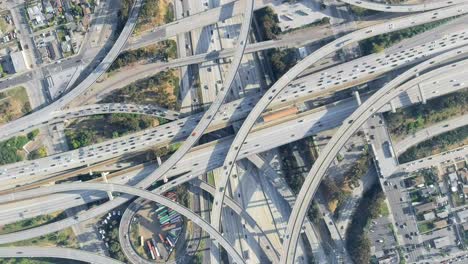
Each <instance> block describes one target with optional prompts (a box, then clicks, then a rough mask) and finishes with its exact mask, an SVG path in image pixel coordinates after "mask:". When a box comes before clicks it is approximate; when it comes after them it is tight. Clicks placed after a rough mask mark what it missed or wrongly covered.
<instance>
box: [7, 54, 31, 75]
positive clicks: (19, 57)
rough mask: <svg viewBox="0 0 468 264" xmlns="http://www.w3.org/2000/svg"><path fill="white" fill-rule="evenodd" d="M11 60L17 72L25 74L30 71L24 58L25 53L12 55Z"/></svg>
mask: <svg viewBox="0 0 468 264" xmlns="http://www.w3.org/2000/svg"><path fill="white" fill-rule="evenodd" d="M10 58H11V61H12V63H13V67H14V68H15V72H17V73H19V72H24V71H27V70H28V69H29V67H28V65H27V64H26V60H25V58H24V53H23V52H22V51H16V52H12V53H10Z"/></svg>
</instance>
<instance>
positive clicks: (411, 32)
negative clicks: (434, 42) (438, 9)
mask: <svg viewBox="0 0 468 264" xmlns="http://www.w3.org/2000/svg"><path fill="white" fill-rule="evenodd" d="M449 20H450V19H443V20H440V21H436V22H432V23H427V24H424V25H419V26H415V27H410V28H406V29H402V30H398V31H395V32H391V33H387V34H382V35H377V36H375V37H371V38H368V39H366V40H362V41H360V42H359V45H360V46H361V50H362V51H363V53H364V54H363V55H369V54H371V53H374V52H381V51H382V50H383V49H385V48H388V47H390V46H391V45H393V44H396V43H398V42H400V41H402V40H404V39H408V38H411V37H413V36H416V35H418V34H421V33H423V32H425V31H428V30H430V29H433V28H435V27H437V26H439V25H441V24H444V23H446V22H447V21H449Z"/></svg>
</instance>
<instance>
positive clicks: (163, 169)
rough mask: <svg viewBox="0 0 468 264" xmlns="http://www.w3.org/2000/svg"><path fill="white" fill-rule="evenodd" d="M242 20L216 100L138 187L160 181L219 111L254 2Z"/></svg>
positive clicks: (239, 59) (238, 61) (241, 53)
mask: <svg viewBox="0 0 468 264" xmlns="http://www.w3.org/2000/svg"><path fill="white" fill-rule="evenodd" d="M244 5H245V7H244V12H243V14H244V18H243V20H242V26H241V29H240V33H239V37H238V39H237V44H236V53H235V54H234V58H233V60H232V62H231V65H230V67H229V71H228V73H227V74H226V78H225V81H224V83H223V86H222V87H221V88H220V89H219V91H218V94H217V95H216V98H215V99H214V101H213V102H212V104H211V105H210V107H209V108H208V110H207V111H206V112H205V113H204V114H203V116H202V117H201V119H200V121H199V122H198V124H197V125H196V127H195V128H194V129H193V130H192V131H191V134H190V135H189V136H188V138H187V139H186V140H185V141H184V143H183V144H182V145H181V146H180V147H179V149H177V151H176V152H175V153H173V154H172V155H171V156H170V158H169V159H167V160H166V161H165V162H164V163H163V164H161V166H160V167H158V168H157V169H156V170H155V171H154V172H153V173H152V174H150V175H149V176H148V177H147V178H145V179H144V180H142V181H141V182H139V183H138V186H145V188H147V187H149V186H150V185H151V184H152V183H153V182H155V181H157V180H160V179H161V178H162V177H164V174H166V173H167V172H168V171H169V170H171V169H172V168H173V167H174V166H175V165H176V164H177V162H179V161H180V160H181V159H182V158H183V157H184V156H185V155H186V154H187V153H188V152H189V151H190V149H191V148H192V147H193V146H194V145H195V144H196V143H197V142H198V140H199V139H200V138H201V136H202V135H203V133H205V131H206V129H207V128H208V126H209V125H210V123H211V122H212V121H213V119H214V118H215V116H216V114H217V113H218V111H219V109H220V108H221V106H222V104H223V102H224V101H225V100H226V98H227V96H228V94H229V91H231V87H232V84H233V83H234V79H235V77H236V74H237V70H238V69H239V66H240V64H241V62H242V57H243V56H244V51H245V47H246V46H247V40H248V36H249V32H250V24H251V21H252V17H253V9H254V0H248V1H246V2H245V3H244Z"/></svg>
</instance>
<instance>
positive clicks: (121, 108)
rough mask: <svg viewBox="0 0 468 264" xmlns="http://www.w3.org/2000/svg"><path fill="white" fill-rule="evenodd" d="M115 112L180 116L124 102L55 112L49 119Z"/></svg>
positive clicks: (167, 117)
mask: <svg viewBox="0 0 468 264" xmlns="http://www.w3.org/2000/svg"><path fill="white" fill-rule="evenodd" d="M114 113H126V114H141V115H152V116H156V117H161V118H164V119H168V120H176V119H178V118H179V116H180V113H179V112H177V111H173V110H169V109H166V108H163V107H159V106H155V105H135V104H123V103H109V104H92V105H83V106H80V107H75V108H71V109H68V110H61V111H57V112H53V114H52V115H51V117H50V119H49V120H52V121H49V124H50V123H55V122H60V121H63V120H66V119H72V118H79V117H85V116H91V115H102V114H114Z"/></svg>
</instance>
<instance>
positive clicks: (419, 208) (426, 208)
mask: <svg viewBox="0 0 468 264" xmlns="http://www.w3.org/2000/svg"><path fill="white" fill-rule="evenodd" d="M414 209H415V210H416V213H418V214H419V213H424V212H427V211H430V210H434V209H436V205H435V204H434V203H425V204H420V205H417V206H415V207H414Z"/></svg>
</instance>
